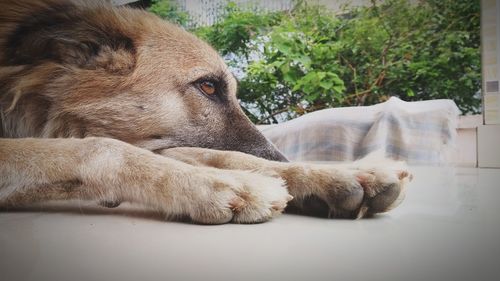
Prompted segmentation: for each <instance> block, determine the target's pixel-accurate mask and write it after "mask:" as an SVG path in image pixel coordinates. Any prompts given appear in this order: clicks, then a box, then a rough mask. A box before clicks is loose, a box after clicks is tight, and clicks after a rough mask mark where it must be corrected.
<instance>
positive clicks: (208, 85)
mask: <svg viewBox="0 0 500 281" xmlns="http://www.w3.org/2000/svg"><path fill="white" fill-rule="evenodd" d="M200 89H201V90H202V91H203V93H205V94H207V95H209V96H210V95H213V94H215V85H214V83H212V82H210V81H203V82H201V83H200Z"/></svg>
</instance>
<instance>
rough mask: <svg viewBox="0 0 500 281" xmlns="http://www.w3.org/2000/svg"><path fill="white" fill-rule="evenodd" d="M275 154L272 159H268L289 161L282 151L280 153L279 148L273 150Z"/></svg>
mask: <svg viewBox="0 0 500 281" xmlns="http://www.w3.org/2000/svg"><path fill="white" fill-rule="evenodd" d="M275 151H276V152H275V155H274V157H273V158H274V159H269V160H273V161H279V162H290V161H288V159H287V158H286V156H285V155H283V153H281V152H280V151H279V150H277V149H276V150H275Z"/></svg>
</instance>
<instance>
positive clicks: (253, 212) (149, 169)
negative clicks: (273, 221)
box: [0, 0, 409, 223]
mask: <svg viewBox="0 0 500 281" xmlns="http://www.w3.org/2000/svg"><path fill="white" fill-rule="evenodd" d="M1 4H2V9H1V10H0V125H1V126H0V137H1V138H3V139H0V176H1V180H0V206H4V207H8V206H14V207H16V206H20V205H24V204H29V203H33V202H38V201H47V200H68V199H79V200H94V201H97V202H101V203H102V204H103V205H105V206H116V205H118V204H119V202H122V201H129V202H134V203H139V204H143V205H145V206H148V207H151V208H155V209H158V210H161V211H163V212H165V213H166V214H167V215H180V216H189V217H191V218H192V219H193V220H194V221H197V222H202V223H224V222H228V221H233V222H259V221H265V220H267V219H269V218H271V217H272V216H274V215H276V214H279V213H280V212H281V211H282V210H283V209H284V208H285V206H286V202H287V201H290V199H291V198H292V197H291V196H290V195H289V194H288V192H290V193H291V194H292V195H293V196H294V197H296V199H295V200H294V201H292V203H293V204H292V205H294V206H295V207H296V208H297V209H299V210H301V211H306V212H307V209H309V207H308V203H307V202H309V201H310V199H311V198H314V200H313V201H315V202H316V203H317V202H320V204H323V205H324V206H326V209H325V210H323V211H324V212H326V213H327V214H328V215H329V216H334V217H360V216H363V215H365V214H370V213H375V212H382V211H385V210H387V209H388V208H390V207H391V206H393V205H394V204H395V202H396V201H397V199H398V197H399V195H400V190H401V189H402V187H403V184H404V182H405V180H407V179H408V175H409V174H408V173H407V172H406V171H402V172H399V171H400V170H401V169H402V168H401V167H400V165H399V166H398V165H395V166H397V168H387V169H386V170H381V171H379V170H377V169H373V168H367V169H360V168H358V166H349V167H332V166H318V165H307V164H298V163H293V164H292V163H280V162H275V161H269V160H279V161H285V160H286V159H285V158H284V156H283V155H282V154H281V153H280V152H279V151H278V150H277V149H276V148H275V147H274V146H273V145H272V144H271V143H269V142H268V141H267V140H266V139H265V137H264V136H263V135H262V134H260V132H259V131H258V130H257V129H256V127H255V126H253V124H252V123H251V122H250V121H249V120H248V118H247V117H246V116H245V114H244V113H243V112H242V110H241V109H240V108H239V105H238V101H237V99H236V81H235V79H234V77H233V76H232V75H231V74H230V73H229V72H228V70H227V66H226V65H225V64H224V62H223V61H222V59H221V58H220V57H219V56H218V55H217V53H216V51H214V50H213V49H212V48H211V47H210V46H209V45H207V44H206V43H205V42H203V41H201V40H199V39H198V38H196V37H195V36H193V35H191V34H189V33H187V32H185V31H184V30H182V29H181V28H179V27H177V26H174V25H172V24H170V23H167V22H165V21H163V20H161V19H159V18H157V17H156V16H153V15H151V14H149V13H147V12H145V11H142V10H134V9H130V8H114V7H111V6H109V5H107V4H103V3H100V2H86V3H83V4H82V3H80V1H78V2H76V1H75V2H71V1H68V0H43V1H34V2H33V1H29V0H21V1H19V0H1ZM203 81H210V82H212V83H213V84H215V86H216V89H217V91H216V93H215V94H213V95H206V94H204V93H203V92H202V91H201V89H200V83H201V82H203ZM11 138H18V140H12V139H11ZM34 138H36V139H34ZM53 138H58V139H53ZM179 147H191V148H179ZM206 148H211V149H218V150H232V151H240V152H243V153H240V152H228V151H225V152H224V151H218V150H210V149H206ZM151 151H153V152H156V153H157V154H154V153H152V152H151ZM244 153H247V154H244ZM158 154H162V155H158ZM249 154H253V155H256V156H258V157H262V158H267V159H269V160H264V159H262V158H257V157H255V156H251V155H249ZM182 162H185V163H182ZM391 163H392V162H391ZM392 164H394V163H392ZM215 168H218V169H215ZM241 170H249V171H251V172H248V171H241ZM370 175H374V176H370ZM398 175H399V176H398ZM401 175H404V176H401ZM372 177H373V178H374V179H373V180H371V181H369V180H367V179H368V178H370V179H371V178H372ZM282 179H283V180H284V182H283V181H282ZM285 183H286V186H287V187H288V191H287V188H286V187H285V185H284V184H285ZM375 187H376V188H375ZM373 190H375V191H373ZM389 191H390V192H389ZM384 194H389V195H390V196H389V195H387V196H386V195H384ZM384 196H385V197H384ZM384 198H385V199H384ZM373 202H378V203H376V204H375V203H373ZM374 204H375V205H374ZM370 210H371V211H370Z"/></svg>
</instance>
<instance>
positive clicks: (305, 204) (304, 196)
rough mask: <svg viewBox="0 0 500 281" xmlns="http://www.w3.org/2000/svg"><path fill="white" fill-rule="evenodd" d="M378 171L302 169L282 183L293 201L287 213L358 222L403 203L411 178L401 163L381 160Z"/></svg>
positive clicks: (358, 167) (363, 167)
mask: <svg viewBox="0 0 500 281" xmlns="http://www.w3.org/2000/svg"><path fill="white" fill-rule="evenodd" d="M384 163H385V165H384V164H382V165H380V166H382V167H381V168H379V167H373V166H368V165H365V163H360V162H358V163H356V162H355V163H354V164H353V165H351V166H334V165H302V166H294V167H293V168H292V169H288V171H287V173H285V175H284V178H285V179H286V181H287V183H288V185H289V188H290V190H291V191H293V192H292V195H293V196H295V198H296V199H295V200H294V201H292V202H291V204H290V205H291V208H290V209H291V211H292V212H293V211H296V212H297V211H298V212H300V213H305V214H310V215H317V216H325V217H330V218H362V217H366V216H371V215H373V214H376V213H382V212H386V211H389V210H391V209H393V208H395V207H396V206H398V205H399V204H400V203H401V202H402V200H403V199H404V194H405V192H404V191H405V186H406V184H407V183H408V182H409V181H411V179H412V175H411V173H410V172H408V170H407V168H406V166H405V165H404V164H403V163H401V162H396V161H392V160H387V159H384Z"/></svg>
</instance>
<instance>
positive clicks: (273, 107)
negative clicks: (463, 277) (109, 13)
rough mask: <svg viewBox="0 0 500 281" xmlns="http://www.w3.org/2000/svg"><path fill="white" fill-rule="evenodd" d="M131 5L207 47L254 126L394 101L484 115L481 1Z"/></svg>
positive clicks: (242, 0) (162, 1) (171, 1)
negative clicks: (448, 103) (230, 76)
mask: <svg viewBox="0 0 500 281" xmlns="http://www.w3.org/2000/svg"><path fill="white" fill-rule="evenodd" d="M115 2H124V1H115ZM125 2H130V1H125ZM132 5H135V6H141V7H143V8H146V9H148V10H149V11H151V12H153V13H155V14H157V15H159V16H160V17H162V18H165V19H167V20H169V21H173V22H175V23H178V24H179V25H182V26H183V27H185V28H186V29H188V30H189V31H191V32H194V33H195V34H197V35H198V36H199V37H201V38H203V39H205V40H206V41H208V42H209V43H211V44H212V45H213V46H214V47H215V48H216V49H217V50H218V51H219V52H220V53H221V55H223V56H224V58H225V59H226V61H227V63H228V64H229V65H230V66H231V68H232V70H233V72H234V73H235V74H236V76H237V77H238V79H239V80H240V85H239V93H238V96H239V98H240V99H241V102H242V105H243V107H244V109H245V111H246V113H247V115H248V116H249V117H250V118H251V119H252V121H254V122H255V123H257V124H271V123H279V122H282V121H286V120H289V119H291V118H295V117H298V116H300V115H303V114H305V113H307V112H312V111H315V110H319V109H323V108H330V107H343V106H359V105H371V104H376V103H380V102H383V101H386V100H387V99H388V98H389V97H391V96H397V97H399V98H401V99H403V100H405V101H414V100H429V99H441V98H445V99H452V100H453V101H455V103H456V104H457V106H458V107H459V108H460V110H461V112H462V114H473V113H479V112H480V111H481V95H480V92H481V58H480V3H479V0H472V1H454V0H425V1H408V0H387V1H375V0H373V1H361V0H357V1H345V0H344V1H327V0H323V1H318V0H316V1H314V0H313V1H293V0H277V1H262V0H261V1H255V0H253V1H252V0H239V1H226V0H216V1H208V0H151V1H139V2H134V3H133V4H132Z"/></svg>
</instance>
